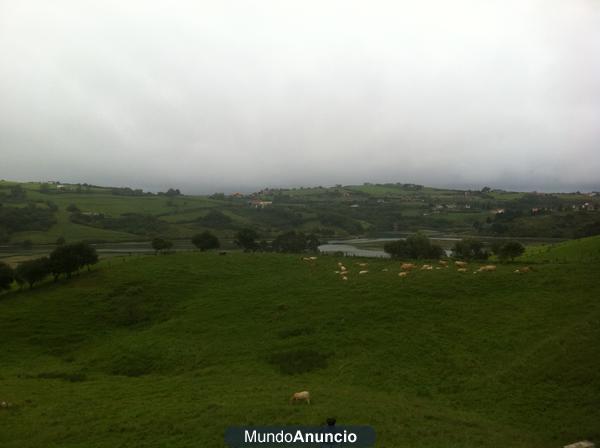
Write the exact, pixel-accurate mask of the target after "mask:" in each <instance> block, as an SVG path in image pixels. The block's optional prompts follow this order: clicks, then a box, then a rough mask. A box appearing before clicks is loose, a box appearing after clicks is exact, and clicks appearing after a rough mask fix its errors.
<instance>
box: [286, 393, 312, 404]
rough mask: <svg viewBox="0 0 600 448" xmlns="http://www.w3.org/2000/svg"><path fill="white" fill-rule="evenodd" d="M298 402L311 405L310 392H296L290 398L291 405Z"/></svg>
mask: <svg viewBox="0 0 600 448" xmlns="http://www.w3.org/2000/svg"><path fill="white" fill-rule="evenodd" d="M297 401H306V403H307V404H310V392H309V391H307V390H305V391H303V392H296V393H295V394H293V395H292V397H291V398H290V403H295V402H297Z"/></svg>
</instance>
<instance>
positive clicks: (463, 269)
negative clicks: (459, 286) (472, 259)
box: [456, 268, 467, 272]
mask: <svg viewBox="0 0 600 448" xmlns="http://www.w3.org/2000/svg"><path fill="white" fill-rule="evenodd" d="M456 272H467V268H458V269H457V270H456Z"/></svg>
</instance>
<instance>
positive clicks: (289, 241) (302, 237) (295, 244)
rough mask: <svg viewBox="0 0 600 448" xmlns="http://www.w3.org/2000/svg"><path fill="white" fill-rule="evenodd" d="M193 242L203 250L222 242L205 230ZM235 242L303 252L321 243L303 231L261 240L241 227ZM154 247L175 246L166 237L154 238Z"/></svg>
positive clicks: (244, 246) (252, 248) (158, 250)
mask: <svg viewBox="0 0 600 448" xmlns="http://www.w3.org/2000/svg"><path fill="white" fill-rule="evenodd" d="M192 244H194V246H196V247H197V248H198V249H200V250H201V251H206V250H212V249H219V248H220V247H221V242H220V241H219V238H217V237H216V236H215V235H214V234H213V233H211V232H209V231H205V232H202V233H199V234H197V235H194V236H193V237H192ZM235 244H236V246H238V247H239V248H241V249H243V250H244V251H246V252H256V251H261V252H283V253H302V252H316V251H317V248H318V247H319V245H320V244H321V242H320V241H319V239H318V238H317V237H316V235H314V234H312V233H310V234H308V235H307V234H304V233H302V232H295V231H290V232H285V233H282V234H280V235H278V236H277V237H276V238H275V239H274V240H273V241H272V242H267V241H265V240H260V241H259V235H258V233H256V231H254V230H252V229H241V230H239V231H238V232H237V233H236V234H235ZM152 248H153V249H154V251H155V253H156V254H159V253H164V252H167V251H169V250H171V249H172V248H173V242H172V241H169V240H167V239H165V238H160V237H157V238H154V239H153V240H152Z"/></svg>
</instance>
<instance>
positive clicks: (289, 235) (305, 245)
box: [272, 231, 321, 253]
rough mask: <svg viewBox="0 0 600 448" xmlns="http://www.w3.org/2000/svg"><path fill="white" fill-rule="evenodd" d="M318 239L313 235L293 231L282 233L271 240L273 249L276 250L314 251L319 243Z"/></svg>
mask: <svg viewBox="0 0 600 448" xmlns="http://www.w3.org/2000/svg"><path fill="white" fill-rule="evenodd" d="M320 244H321V243H320V241H319V239H318V238H317V237H316V236H315V235H313V234H310V235H305V234H304V233H302V232H298V233H296V232H295V231H291V232H286V233H282V234H281V235H279V236H277V238H275V239H274V240H273V244H272V246H273V250H274V251H276V252H289V253H300V252H306V251H311V252H315V251H316V250H317V248H318V247H319V245H320Z"/></svg>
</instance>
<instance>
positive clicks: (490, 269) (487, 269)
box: [477, 264, 496, 272]
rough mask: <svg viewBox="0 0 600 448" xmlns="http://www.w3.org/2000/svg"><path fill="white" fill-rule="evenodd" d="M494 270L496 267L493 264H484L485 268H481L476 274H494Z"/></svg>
mask: <svg viewBox="0 0 600 448" xmlns="http://www.w3.org/2000/svg"><path fill="white" fill-rule="evenodd" d="M495 270H496V266H494V265H493V264H486V265H485V266H481V267H480V268H479V269H478V270H477V272H494V271H495Z"/></svg>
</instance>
